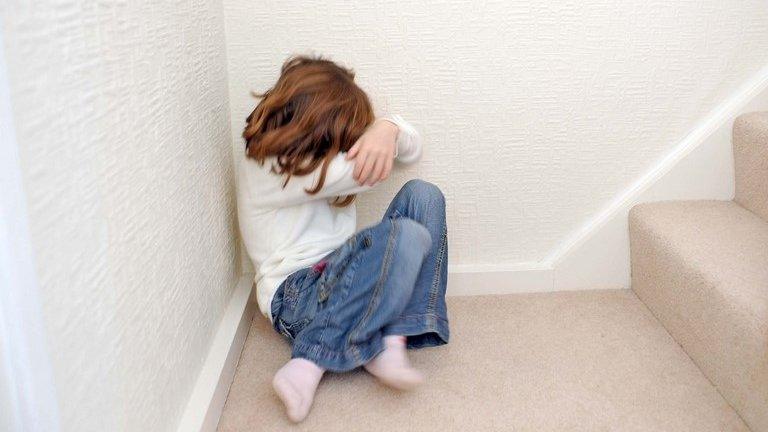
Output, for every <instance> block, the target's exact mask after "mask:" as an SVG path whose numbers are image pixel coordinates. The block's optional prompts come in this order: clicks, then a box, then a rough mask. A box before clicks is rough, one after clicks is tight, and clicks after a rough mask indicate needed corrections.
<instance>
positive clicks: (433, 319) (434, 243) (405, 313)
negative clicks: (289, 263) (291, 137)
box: [272, 180, 449, 372]
mask: <svg viewBox="0 0 768 432" xmlns="http://www.w3.org/2000/svg"><path fill="white" fill-rule="evenodd" d="M447 253H448V246H447V230H446V224H445V199H444V198H443V194H442V193H441V192H440V190H439V189H438V188H437V186H435V185H433V184H430V183H427V182H424V181H421V180H411V181H409V182H408V183H406V184H405V185H404V186H403V188H402V189H401V190H400V192H398V194H397V195H396V196H395V198H394V199H393V200H392V203H391V204H390V205H389V208H388V209H387V212H386V214H385V215H384V218H383V220H382V221H381V222H380V223H378V224H376V225H374V226H371V227H368V228H366V229H364V230H362V231H360V232H358V233H357V234H355V235H353V236H352V237H350V238H349V240H347V241H346V242H345V243H344V244H343V245H342V246H340V247H339V248H338V249H336V250H335V251H333V252H331V253H330V254H329V255H327V256H326V257H325V258H323V259H322V260H321V261H320V262H319V263H317V264H315V265H314V266H312V267H308V268H305V269H302V270H299V271H297V272H295V273H293V274H291V275H290V276H288V278H287V279H286V280H285V281H284V282H283V283H282V284H281V285H280V287H279V288H278V290H277V292H276V293H275V296H274V299H273V300H272V317H273V325H274V327H275V330H277V331H278V332H280V333H281V334H283V335H284V336H285V337H287V338H288V339H289V340H290V341H291V342H292V343H293V352H292V355H291V356H292V358H305V359H308V360H312V361H313V362H315V363H317V364H318V365H319V366H320V367H323V368H325V369H327V370H330V371H334V372H343V371H348V370H351V369H354V368H356V367H358V366H361V365H363V364H365V363H367V362H368V361H369V360H371V359H372V358H373V357H374V356H376V355H377V354H378V353H379V352H381V351H382V349H383V341H382V337H384V336H387V335H403V336H406V337H407V344H408V347H409V348H421V347H430V346H436V345H442V344H445V343H448V337H449V332H448V317H447V309H446V305H445V288H446V282H447V280H446V278H447V264H448V262H447V261H448V257H447Z"/></svg>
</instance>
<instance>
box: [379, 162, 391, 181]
mask: <svg viewBox="0 0 768 432" xmlns="http://www.w3.org/2000/svg"><path fill="white" fill-rule="evenodd" d="M391 172H392V159H391V158H388V159H387V161H386V162H385V163H384V169H383V170H382V171H381V176H379V181H384V180H386V179H388V178H389V174H390V173H391Z"/></svg>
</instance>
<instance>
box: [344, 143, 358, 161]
mask: <svg viewBox="0 0 768 432" xmlns="http://www.w3.org/2000/svg"><path fill="white" fill-rule="evenodd" d="M359 151H360V140H358V141H357V142H356V143H355V145H353V146H352V148H351V149H349V151H348V152H347V160H352V159H354V158H355V156H357V152H359Z"/></svg>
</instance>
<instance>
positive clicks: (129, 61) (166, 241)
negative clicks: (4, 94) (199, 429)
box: [0, 0, 237, 432]
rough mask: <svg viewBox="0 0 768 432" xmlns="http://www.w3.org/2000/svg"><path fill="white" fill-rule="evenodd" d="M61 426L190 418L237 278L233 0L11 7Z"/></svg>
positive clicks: (7, 14) (8, 39) (27, 174)
mask: <svg viewBox="0 0 768 432" xmlns="http://www.w3.org/2000/svg"><path fill="white" fill-rule="evenodd" d="M0 12H1V15H0V16H2V20H3V21H2V26H3V32H4V36H5V44H6V53H7V56H8V68H9V72H10V83H11V100H12V104H13V110H14V115H15V120H16V121H15V125H16V131H17V136H18V141H19V145H20V150H21V154H20V156H21V162H22V164H21V165H22V172H23V182H24V187H25V190H26V195H27V200H28V207H29V208H28V210H29V215H30V227H31V236H32V242H33V247H34V255H35V260H36V263H37V273H38V279H39V282H40V286H41V297H42V303H43V312H44V314H45V317H46V329H47V333H48V337H49V341H50V349H51V353H52V360H53V367H54V379H55V384H56V387H57V396H58V400H59V404H60V406H61V410H62V413H61V414H62V425H63V428H64V430H67V431H77V432H81V431H99V432H103V431H168V430H173V429H174V427H175V425H176V424H177V423H178V421H179V418H180V416H181V413H182V411H183V409H184V407H185V404H186V401H187V399H188V397H189V394H190V392H191V390H192V387H193V385H194V384H195V380H196V378H197V375H198V371H199V370H200V367H201V365H202V363H203V360H204V358H205V356H206V354H207V353H208V348H209V345H210V343H211V339H212V337H213V335H214V332H215V331H216V329H217V326H218V323H219V321H220V320H221V317H222V313H223V311H224V308H225V306H226V305H227V302H228V300H229V298H230V297H231V293H232V290H233V289H234V287H235V284H236V279H237V277H236V269H235V263H236V255H237V251H236V242H235V240H234V239H235V238H236V234H235V226H234V202H233V200H234V198H233V183H232V182H233V180H232V167H231V165H232V153H231V144H230V136H231V135H230V129H229V120H228V112H229V107H228V102H227V81H226V68H225V57H224V55H225V51H224V35H223V22H222V8H221V3H220V2H218V1H215V0H210V1H208V0H185V1H181V0H176V1H168V2H157V1H148V0H147V1H129V2H128V1H124V2H89V1H81V0H64V1H56V0H49V1H38V2H26V1H13V0H11V1H7V2H2V3H0Z"/></svg>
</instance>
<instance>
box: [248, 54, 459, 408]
mask: <svg viewBox="0 0 768 432" xmlns="http://www.w3.org/2000/svg"><path fill="white" fill-rule="evenodd" d="M246 121H247V126H246V128H245V131H244V132H243V137H244V138H245V141H246V146H245V149H246V150H245V157H244V158H243V160H242V161H241V166H240V185H239V191H238V195H239V196H238V213H239V219H240V228H241V232H242V236H243V240H244V242H245V246H246V249H247V250H248V254H249V256H250V258H251V260H252V261H253V263H254V266H255V268H256V269H257V276H256V283H257V285H256V286H257V298H258V303H259V308H260V309H261V312H262V313H263V314H264V315H266V316H267V317H268V318H269V319H270V320H271V321H272V324H273V326H274V328H275V330H277V331H278V332H280V333H281V334H283V335H284V336H285V337H286V338H288V340H289V341H291V342H292V344H293V352H292V355H291V360H290V361H288V362H287V363H286V364H285V366H283V367H282V368H281V369H280V370H279V371H278V372H277V373H276V374H275V377H274V380H273V386H274V389H275V391H276V392H277V394H278V396H279V397H280V399H281V400H282V401H283V403H284V404H285V408H286V411H287V414H288V417H289V418H290V419H291V420H292V421H295V422H299V421H301V420H303V419H304V418H305V417H306V416H307V414H308V413H309V409H310V407H311V406H312V400H313V398H314V394H315V390H316V388H317V385H318V383H319V382H320V378H321V377H322V375H323V373H324V372H325V371H333V372H344V371H348V370H352V369H354V368H356V367H358V366H364V367H365V369H366V370H367V371H368V372H370V373H371V374H372V375H374V376H375V377H376V378H378V379H379V380H380V381H381V382H382V383H384V384H386V385H389V386H391V387H394V388H397V389H401V390H406V389H410V388H413V387H414V386H416V385H418V384H419V383H420V382H422V380H423V378H422V376H421V374H420V373H419V372H418V371H416V370H415V369H413V368H412V367H411V365H410V363H409V361H408V358H407V356H406V351H405V348H406V347H408V348H421V347H430V346H436V345H442V344H445V343H447V342H448V320H447V311H446V305H445V288H446V276H447V243H446V225H445V201H444V198H443V195H442V193H441V192H440V190H439V189H438V188H437V187H436V186H434V185H432V184H430V183H427V182H424V181H420V180H411V181H409V182H408V183H406V184H405V186H403V188H402V189H401V190H400V192H399V193H398V194H397V195H396V196H395V198H394V200H393V201H392V203H391V204H390V205H389V208H388V209H387V211H386V213H385V215H384V218H383V220H382V221H381V222H379V223H378V224H376V225H374V226H371V227H368V228H366V229H364V230H362V231H360V232H358V233H354V231H355V206H354V204H353V201H354V199H355V194H357V193H359V192H363V191H366V190H368V189H370V188H371V187H373V186H374V185H375V184H377V183H378V182H380V181H382V180H384V179H386V178H387V177H388V175H389V172H390V170H391V168H392V163H393V160H395V159H396V160H398V161H399V162H402V163H412V162H415V161H416V160H418V159H419V158H420V156H421V141H420V139H419V136H418V134H417V133H416V131H415V130H414V129H413V127H412V126H411V125H409V124H408V123H406V122H405V121H404V120H403V119H402V118H400V117H398V116H393V117H388V118H382V119H378V120H374V116H373V110H372V108H371V104H370V102H369V100H368V97H367V96H366V94H365V93H364V92H363V91H362V90H361V89H360V88H359V87H358V86H357V85H356V84H355V82H354V74H353V73H352V71H350V70H347V69H344V68H342V67H340V66H338V65H336V64H334V63H333V62H330V61H328V60H323V59H315V58H307V57H297V58H293V59H290V60H288V61H287V62H286V63H285V64H284V65H283V68H282V71H281V74H280V78H279V79H278V80H277V83H276V84H275V86H274V87H273V88H272V89H270V90H268V91H267V92H266V93H264V94H263V95H261V101H260V102H259V104H258V106H257V107H256V109H255V110H254V111H253V113H251V115H250V116H248V118H247V120H246Z"/></svg>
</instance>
